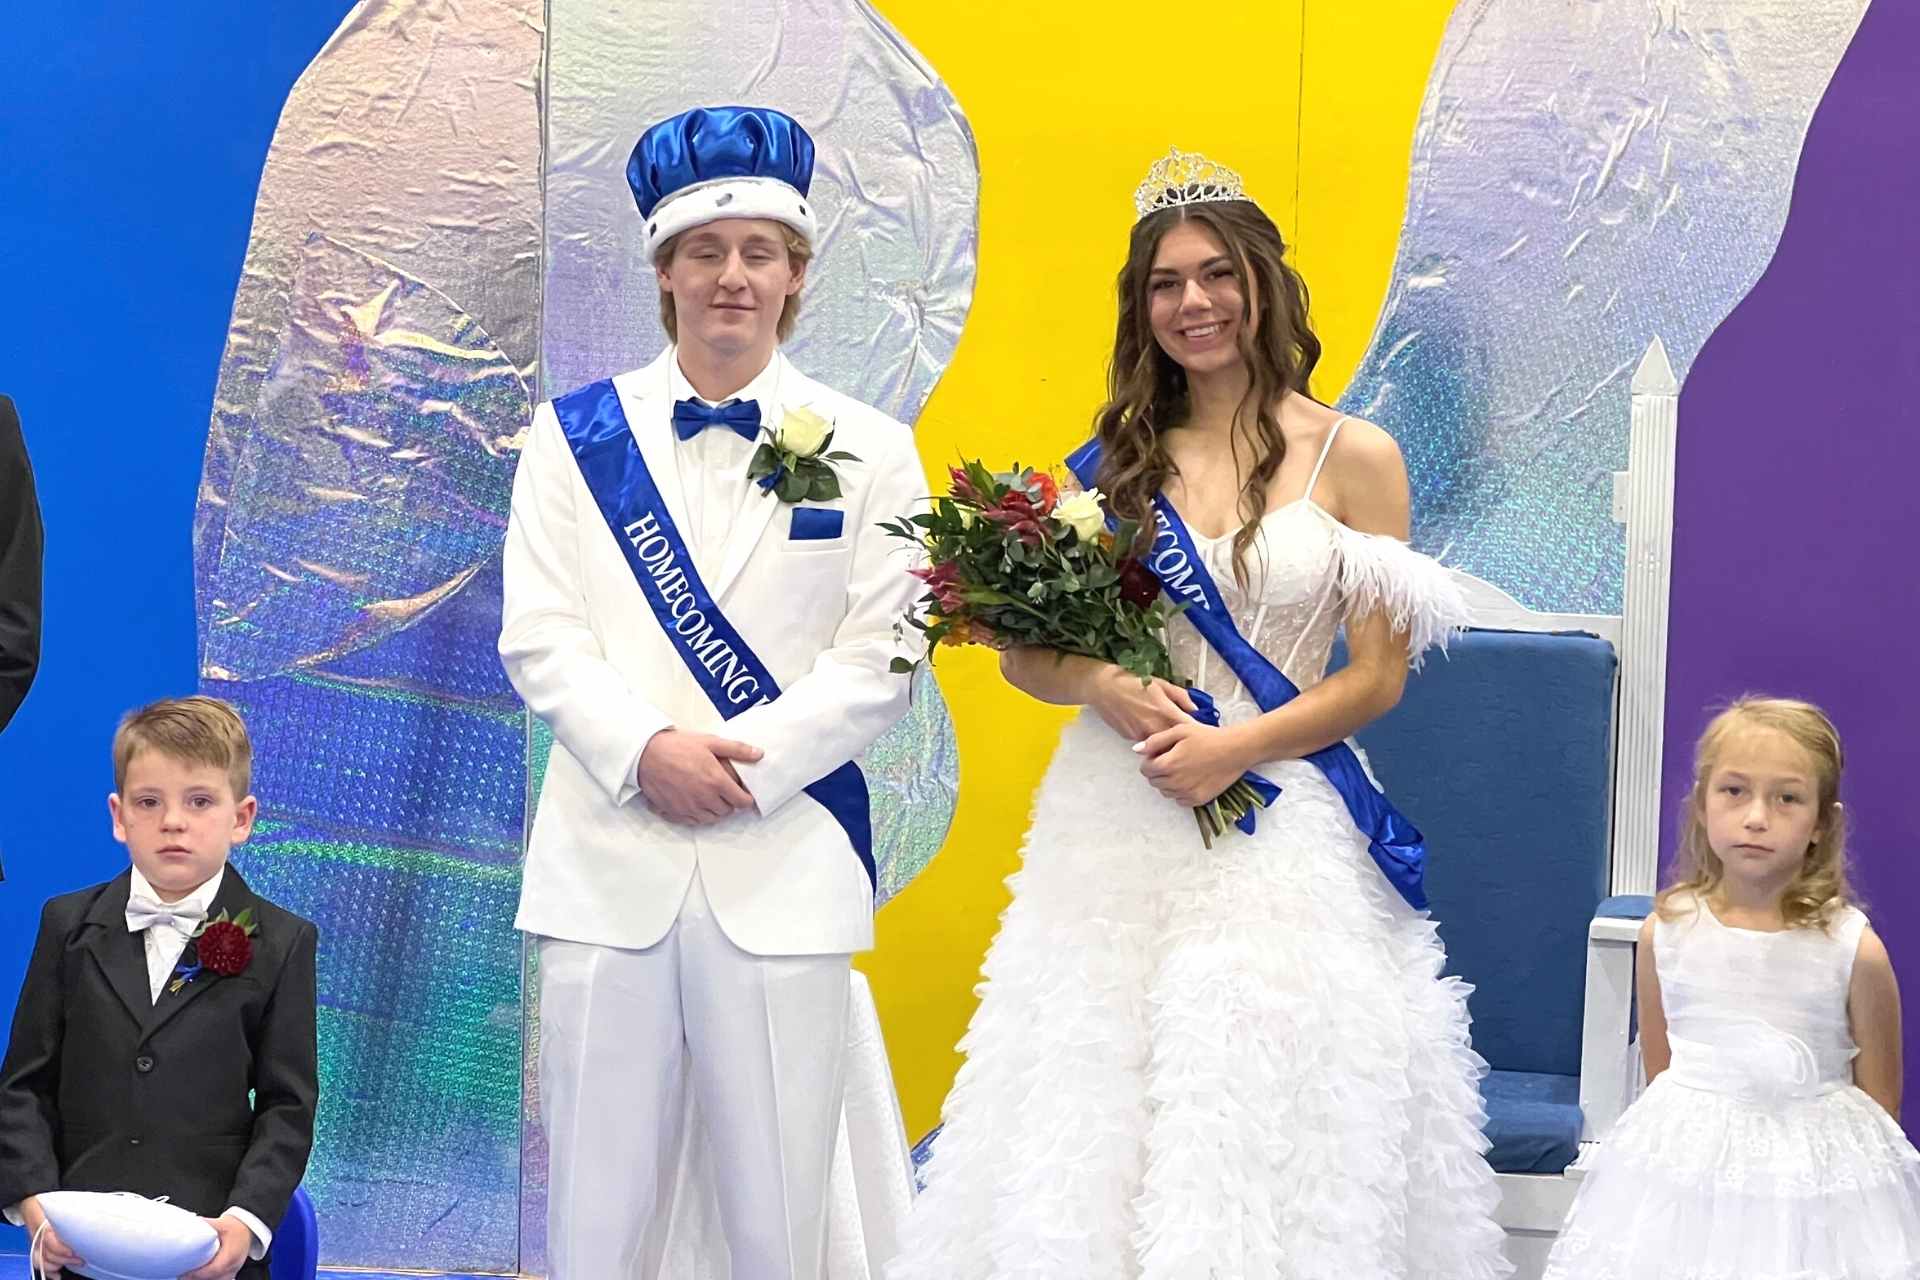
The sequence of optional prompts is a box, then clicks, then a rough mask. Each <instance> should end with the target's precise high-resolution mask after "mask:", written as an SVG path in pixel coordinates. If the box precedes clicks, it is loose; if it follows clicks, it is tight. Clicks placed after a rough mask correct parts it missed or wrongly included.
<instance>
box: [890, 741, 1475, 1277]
mask: <svg viewBox="0 0 1920 1280" xmlns="http://www.w3.org/2000/svg"><path fill="white" fill-rule="evenodd" d="M1138 765H1139V758H1138V757H1137V756H1136V755H1134V753H1133V752H1132V751H1131V750H1129V748H1128V745H1127V744H1126V743H1125V742H1123V741H1121V740H1120V739H1119V738H1118V737H1117V736H1116V735H1114V734H1113V733H1112V732H1111V731H1109V730H1108V729H1107V728H1106V727H1105V726H1104V725H1103V724H1102V723H1101V722H1100V721H1099V720H1098V719H1097V718H1094V717H1093V716H1091V715H1090V714H1088V713H1083V714H1082V716H1081V717H1080V718H1079V719H1078V720H1076V721H1075V722H1074V723H1073V724H1072V725H1070V726H1069V727H1068V729H1067V731H1066V734H1065V736H1064V738H1063V740H1062V743H1061V747H1060V750H1059V752H1058V753H1057V755H1056V756H1055V758H1054V761H1053V764H1052V766H1051V767H1050V769H1049V771H1048V773H1047V776H1046V779H1045V780H1044V782H1043V783H1042V785H1041V788H1040V791H1039V794H1038V797H1037V800H1036V809H1035V818H1034V821H1033V825H1032V828H1031V830H1030V831H1029V833H1028V836H1027V841H1026V845H1025V851H1024V865H1023V867H1022V869H1021V870H1020V871H1019V872H1018V873H1017V874H1016V875H1014V876H1013V877H1012V878H1011V879H1010V880H1009V884H1010V885H1011V886H1012V888H1013V892H1014V896H1013V902H1012V905H1011V906H1009V907H1008V909H1007V911H1006V914H1005V915H1004V916H1003V917H1002V921H1001V929H1000V933H999V936H998V937H997V938H996V939H995V940H994V943H993V946H992V949H991V950H990V951H989V953H988V955H987V959H986V963H985V966H984V974H985V981H984V983H983V985H982V987H981V988H980V994H981V1003H980V1006H979V1008H978V1010H977V1011H976V1013H975V1015H974V1018H973V1021H972V1023H971V1025H970V1027H969V1029H968V1031H967V1034H966V1037H965V1038H964V1039H963V1040H962V1041H961V1046H960V1047H961V1048H962V1050H963V1051H964V1052H965V1053H966V1062H965V1064H964V1065H963V1066H962V1068H961V1070H960V1073H959V1076H958V1078H957V1079H956V1081H955V1084H954V1087H953V1090H952V1092H951V1093H950V1095H949V1096H948V1098H947V1101H946V1105H945V1108H944V1124H943V1128H942V1131H941V1132H940V1134H939V1136H938V1137H937V1138H936V1139H935V1141H934V1144H933V1148H932V1154H931V1158H930V1161H929V1163H928V1165H927V1168H926V1170H925V1177H926V1189H925V1191H924V1192H923V1193H922V1194H921V1195H920V1197H919V1198H918V1200H917V1201H916V1203H915V1206H914V1209H913V1211H912V1213H910V1214H909V1216H908V1221H907V1227H906V1232H905V1237H904V1239H903V1241H902V1249H901V1253H900V1255H899V1256H898V1257H896V1259H895V1260H894V1263H893V1265H892V1266H891V1267H890V1268H889V1270H888V1271H887V1275H888V1276H889V1277H890V1280H989V1278H991V1280H1015V1278H1017V1277H1031V1278H1032V1280H1043V1278H1044V1280H1122V1278H1129V1280H1130V1278H1133V1277H1142V1278H1151V1280H1168V1278H1172V1277H1180V1278H1182V1280H1188V1278H1198V1277H1218V1278H1220V1280H1335V1278H1336V1277H1337V1278H1338V1280H1479V1278H1480V1277H1494V1276H1504V1275H1507V1274H1509V1273H1510V1268H1509V1266H1508V1264H1507V1263H1506V1261H1505V1260H1504V1258H1503V1256H1502V1252H1501V1242H1502V1232H1501V1230H1500V1228H1499V1227H1498V1226H1497V1225H1495V1223H1494V1221H1493V1217H1492V1213H1493V1207H1494V1204H1495V1201H1496V1199H1497V1192H1496V1190H1495V1185H1494V1181H1493V1175H1492V1173H1491V1171H1490V1170H1489V1168H1488V1166H1487V1164H1486V1162H1485V1160H1484V1158H1483V1154H1482V1153H1483V1152H1484V1151H1485V1150H1486V1146H1487V1144H1486V1142H1485V1140H1484V1139H1483V1138H1482V1136H1481V1133H1480V1126H1481V1123H1482V1120H1483V1118H1484V1112H1483V1109H1482V1105H1481V1101H1480V1096H1479V1091H1478V1082H1479V1080H1480V1078H1481V1077H1482V1076H1483V1075H1484V1073H1485V1070H1486V1066H1485V1063H1484V1062H1483V1061H1482V1060H1481V1059H1480V1058H1479V1056H1478V1055H1476V1054H1475V1053H1474V1051H1473V1049H1472V1047H1471V1044H1470V1042H1469V1038H1468V1018H1467V1004H1466V997H1467V993H1468V990H1469V988H1468V987H1467V986H1466V985H1465V984H1464V983H1462V982H1460V981H1459V980H1457V979H1451V978H1443V977H1441V976H1440V973H1441V968H1442V966H1443V963H1444V960H1445V957H1444V954H1443V952H1442V950H1441V946H1440V942H1439V940H1438V938H1437V937H1436V935H1435V931H1434V926H1433V924H1432V923H1431V922H1430V921H1429V920H1428V919H1427V918H1426V917H1425V916H1424V915H1423V914H1421V913H1417V912H1415V911H1413V910H1411V909H1410V908H1409V907H1408V906H1407V905H1406V904H1405V902H1403V901H1402V900H1401V899H1400V897H1399V896H1398V895H1397V894H1395V893H1394V891H1393V890H1392V888H1391V887H1390V886H1389V885H1388V883H1387V881H1386V879H1385V878H1384V877H1383V876H1382V875H1381V874H1380V872H1379V871H1378V870H1377V869H1376V868H1375V866H1374V865H1373V863H1372V861H1371V859H1370V858H1369V856H1368V854H1367V852H1366V844H1365V841H1364V840H1363V839H1362V837H1361V836H1360V835H1359V833H1358V832H1357V831H1356V830H1355V828H1354V826H1353V823H1352V821H1351V820H1350V819H1349V817H1348V816H1347V812H1346V809H1345V806H1344V805H1343V804H1342V802H1341V801H1340V799H1339V797H1338V795H1337V794H1336V793H1335V792H1334V791H1333V789H1332V788H1331V787H1330V786H1328V785H1327V783H1326V782H1325V780H1324V779H1323V778H1322V777H1321V775H1320V774H1319V772H1318V771H1317V770H1315V769H1314V768H1313V767H1312V766H1311V765H1308V764H1305V763H1302V762H1297V761H1296V762H1287V763H1282V764H1276V765H1271V766H1264V767H1263V768H1262V770H1261V771H1262V772H1263V773H1265V774H1266V776H1268V777H1269V778H1271V779H1272V780H1273V781H1274V782H1276V783H1278V784H1279V785H1280V787H1281V788H1282V790H1283V794H1282V795H1281V797H1280V798H1279V800H1278V801H1276V802H1275V804H1274V806H1273V807H1272V808H1271V809H1269V810H1266V811H1263V812H1262V813H1261V814H1260V816H1259V823H1258V831H1257V833H1256V834H1255V835H1253V836H1251V837H1247V836H1243V835H1241V834H1239V833H1238V832H1229V833H1228V835H1227V836H1226V837H1224V838H1222V839H1218V840H1216V841H1215V842H1214V847H1213V849H1212V850H1210V851H1209V850H1207V849H1205V848H1204V847H1203V846H1202V844H1201V841H1200V837H1199V832H1198V830H1197V829H1196V827H1195V825H1194V821H1193V818H1192V815H1191V814H1190V813H1189V812H1188V811H1187V810H1186V809H1184V808H1181V807H1180V806H1178V805H1176V804H1174V803H1172V802H1170V801H1168V800H1166V799H1164V798H1163V797H1161V796H1160V795H1159V794H1158V793H1156V792H1155V791H1153V790H1152V788H1151V787H1150V786H1148V784H1147V783H1146V782H1145V781H1144V780H1143V779H1142V778H1141V777H1140V775H1139V771H1138Z"/></svg>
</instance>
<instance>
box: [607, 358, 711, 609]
mask: <svg viewBox="0 0 1920 1280" xmlns="http://www.w3.org/2000/svg"><path fill="white" fill-rule="evenodd" d="M672 359H673V348H672V347H668V348H667V349H666V351H665V352H663V353H662V354H661V356H660V358H659V359H657V360H655V361H654V362H653V363H652V364H650V365H648V366H647V367H646V368H644V369H636V370H634V371H633V372H631V373H622V374H618V375H616V376H615V377H614V379H613V387H614V390H615V391H617V392H619V393H620V407H621V408H622V409H624V410H625V411H626V414H627V428H628V429H629V430H630V431H632V432H633V438H634V440H635V441H636V442H637V443H638V444H639V446H640V456H641V457H642V458H644V459H645V460H646V463H647V470H648V471H649V472H651V473H652V475H653V483H654V487H655V488H657V489H659V490H660V498H661V500H662V501H663V502H665V503H666V505H667V515H668V516H670V517H672V519H673V524H674V527H675V528H677V529H679V530H680V537H681V539H682V540H683V541H684V542H686V544H687V550H688V551H689V552H691V553H692V555H693V557H694V563H695V566H696V567H697V568H699V569H700V570H701V572H702V573H703V574H704V573H705V572H706V564H708V563H711V561H712V559H713V553H712V552H711V551H708V552H706V553H705V554H704V555H703V554H702V553H701V549H700V548H699V547H698V546H695V545H694V541H695V540H694V536H693V530H692V529H691V528H689V527H688V524H687V495H686V492H685V490H684V489H682V488H681V485H680V464H679V462H678V460H677V459H675V457H674V454H673V421H672V417H673V402H672V400H671V398H670V395H669V387H670V384H669V382H668V380H667V373H668V365H667V362H668V361H669V360H672Z"/></svg>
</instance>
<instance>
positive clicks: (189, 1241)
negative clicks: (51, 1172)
mask: <svg viewBox="0 0 1920 1280" xmlns="http://www.w3.org/2000/svg"><path fill="white" fill-rule="evenodd" d="M39 1199H40V1208H41V1210H42V1211H43V1212H44V1213H45V1214H46V1215H47V1221H48V1222H49V1223H51V1224H53V1229H54V1230H55V1231H56V1232H58V1233H59V1235H60V1238H61V1239H62V1240H63V1241H65V1242H66V1245H67V1248H69V1249H71V1250H72V1251H73V1252H75V1253H77V1254H79V1255H80V1256H81V1257H82V1258H85V1259H86V1261H87V1265H86V1266H85V1267H84V1268H81V1270H82V1271H84V1273H85V1274H87V1275H90V1276H93V1277H95V1280H178V1277H179V1276H180V1275H182V1274H183V1273H185V1272H188V1271H192V1270H193V1269H194V1268H195V1267H201V1266H205V1265H206V1262H207V1259H209V1258H211V1257H213V1255H214V1254H216V1253H218V1252H219V1251H220V1234H219V1233H218V1232H217V1231H215V1230H214V1229H213V1227H212V1226H211V1225H210V1224H209V1223H208V1222H207V1221H206V1219H204V1218H202V1217H200V1216H199V1215H198V1214H193V1213H188V1212H187V1211H186V1210H185V1209H180V1208H176V1207H174V1206H173V1205H170V1204H166V1203H164V1202H162V1201H159V1200H146V1199H142V1198H141V1197H139V1196H136V1195H131V1194H128V1193H125V1192H118V1193H108V1192H104V1191H44V1192H42V1193H41V1194H40V1197H39Z"/></svg>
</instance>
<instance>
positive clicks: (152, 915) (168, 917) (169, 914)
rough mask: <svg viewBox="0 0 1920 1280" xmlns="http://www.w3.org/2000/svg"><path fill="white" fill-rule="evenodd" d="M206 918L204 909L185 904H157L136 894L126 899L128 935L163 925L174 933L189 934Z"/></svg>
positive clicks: (142, 895) (144, 896)
mask: <svg viewBox="0 0 1920 1280" xmlns="http://www.w3.org/2000/svg"><path fill="white" fill-rule="evenodd" d="M206 918H207V909H206V908H205V907H196V906H192V905H190V904H188V903H185V902H157V901H155V900H154V899H152V898H149V897H147V896H146V895H144V894H138V893H136V894H133V895H131V896H130V897H128V899H127V930H128V932H130V933H139V932H140V931H141V930H142V929H151V928H154V927H155V926H159V925H164V926H165V927H167V928H169V929H172V930H174V931H175V932H176V933H182V934H191V933H192V932H193V930H194V926H195V925H198V924H199V923H200V922H201V921H202V920H205V919H206Z"/></svg>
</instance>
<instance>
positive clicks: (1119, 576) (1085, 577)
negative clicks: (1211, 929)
mask: <svg viewBox="0 0 1920 1280" xmlns="http://www.w3.org/2000/svg"><path fill="white" fill-rule="evenodd" d="M948 474H949V475H950V477H951V479H952V485H951V487H950V488H949V489H948V491H947V493H946V494H945V495H944V496H941V497H936V498H934V500H933V503H932V508H931V510H929V511H927V512H925V513H923V514H919V515H913V516H904V517H902V518H900V519H898V520H893V521H888V522H886V523H885V524H883V525H882V527H883V528H885V529H886V530H887V532H889V533H891V534H893V535H894V536H895V537H898V538H905V539H906V540H908V541H910V542H915V543H918V544H920V545H921V546H922V547H924V548H925V550H926V553H927V563H928V566H929V567H928V568H925V569H914V570H910V572H911V573H912V574H913V576H914V577H916V578H919V579H920V580H921V581H922V582H925V583H926V584H927V593H926V595H924V596H922V597H921V598H920V599H919V600H918V601H917V602H915V604H914V606H913V608H912V610H911V611H909V613H908V614H907V617H906V619H905V622H904V625H907V626H912V627H914V628H916V629H917V630H919V631H921V632H923V633H924V634H925V636H926V640H927V645H928V652H929V653H931V652H932V651H933V649H934V648H935V647H937V646H939V645H941V644H950V645H957V644H972V643H981V642H983V641H985V640H986V639H987V638H989V637H991V638H992V639H993V641H994V642H995V643H998V644H1003V645H1005V644H1018V645H1040V646H1044V647H1046V648H1050V649H1056V650H1058V651H1059V652H1061V653H1072V654H1079V655H1081V656H1084V657H1088V658H1095V659H1098V660H1099V661H1102V662H1111V663H1114V664H1115V665H1117V666H1120V667H1122V668H1124V669H1125V670H1127V671H1129V672H1131V673H1133V674H1134V675H1136V676H1139V677H1140V679H1141V681H1142V682H1143V683H1144V682H1146V681H1148V680H1151V679H1154V678H1156V677H1157V678H1159V679H1162V680H1168V681H1172V682H1174V683H1176V684H1179V683H1183V682H1182V681H1180V680H1179V679H1178V678H1177V677H1176V676H1175V675H1174V672H1173V660H1172V658H1171V657H1170V656H1169V655H1168V653H1167V645H1166V639H1165V631H1166V624H1167V620H1168V619H1169V618H1170V617H1172V616H1173V615H1174V614H1175V613H1177V612H1178V611H1179V607H1176V606H1173V605H1171V604H1169V603H1168V601H1167V600H1166V598H1165V597H1164V596H1162V594H1161V591H1160V580H1159V579H1158V578H1156V577H1154V576H1153V571H1152V570H1151V569H1149V568H1148V567H1147V566H1146V565H1145V564H1144V563H1143V562H1142V561H1140V560H1139V559H1138V558H1136V557H1135V556H1134V554H1133V550H1134V546H1135V544H1136V542H1137V539H1138V534H1139V532H1140V529H1139V525H1138V524H1136V523H1135V522H1133V521H1130V520H1115V521H1111V522H1110V521H1109V520H1108V518H1107V513H1106V509H1105V507H1104V506H1103V505H1102V498H1101V494H1100V491H1099V490H1098V489H1093V490H1087V491H1075V492H1072V493H1069V494H1067V495H1065V496H1064V497H1063V496H1062V495H1061V492H1060V486H1059V483H1058V482H1057V481H1056V480H1055V479H1054V477H1053V476H1052V475H1051V474H1049V473H1048V472H1045V471H1036V470H1034V469H1033V468H1031V467H1021V466H1019V465H1018V464H1016V465H1015V467H1014V469H1013V470H1012V471H1006V472H993V471H989V470H987V468H986V467H985V466H983V465H982V464H981V463H979V462H968V463H966V464H965V465H964V466H957V467H953V468H950V469H949V472H948ZM1182 607H1183V606H1182ZM913 665H914V664H912V663H910V662H908V661H907V660H906V659H904V658H896V659H895V660H894V670H896V671H907V670H911V669H912V667H913ZM1196 700H1197V701H1200V702H1201V705H1202V706H1203V708H1204V709H1205V711H1206V712H1207V713H1211V711H1212V702H1211V700H1210V699H1206V698H1204V695H1200V696H1199V697H1198V698H1197V699H1196ZM1213 714H1214V718H1213V720H1212V721H1211V722H1212V723H1218V718H1217V713H1213ZM1202 718H1203V719H1205V718H1206V715H1204V714H1203V716H1202ZM1265 803H1266V801H1265V798H1264V797H1263V795H1262V794H1261V793H1260V791H1259V790H1257V789H1256V787H1255V786H1254V784H1253V782H1252V781H1250V780H1249V778H1241V779H1239V780H1238V781H1236V782H1235V783H1234V784H1233V785H1232V786H1231V787H1229V788H1227V790H1226V791H1224V792H1222V793H1221V794H1220V795H1219V796H1217V797H1215V798H1214V799H1213V800H1212V801H1210V802H1209V803H1207V804H1204V805H1201V806H1200V807H1198V808H1196V809H1195V810H1194V811H1193V813H1194V820H1195V822H1196V823H1198V825H1199V827H1200V836H1201V839H1202V840H1204V841H1205V842H1206V843H1207V845H1208V847H1212V844H1213V837H1214V836H1217V835H1220V834H1221V833H1223V832H1224V831H1225V830H1226V829H1227V828H1228V827H1229V826H1231V825H1234V824H1236V823H1238V822H1240V821H1241V820H1242V819H1243V817H1244V815H1246V814H1249V813H1251V812H1252V811H1253V810H1254V808H1255V807H1256V806H1260V805H1264V804H1265Z"/></svg>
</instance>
